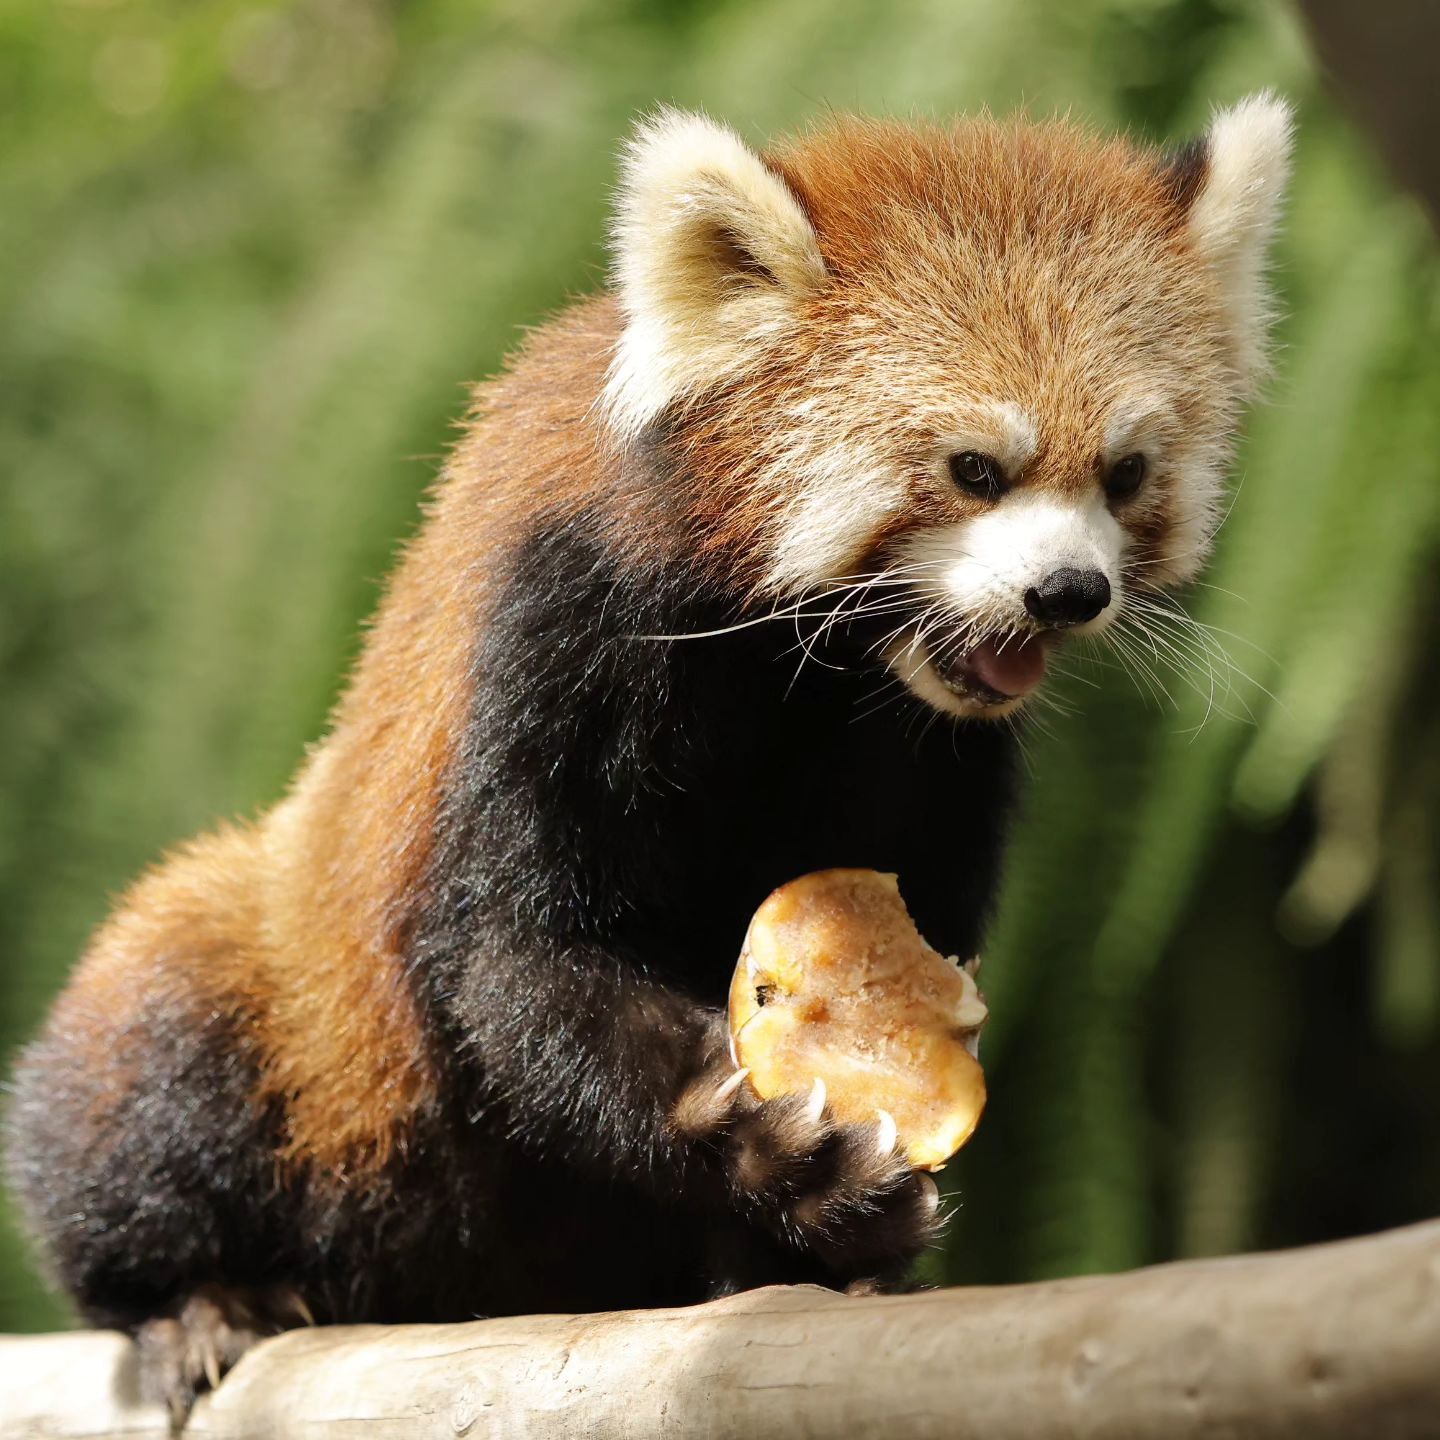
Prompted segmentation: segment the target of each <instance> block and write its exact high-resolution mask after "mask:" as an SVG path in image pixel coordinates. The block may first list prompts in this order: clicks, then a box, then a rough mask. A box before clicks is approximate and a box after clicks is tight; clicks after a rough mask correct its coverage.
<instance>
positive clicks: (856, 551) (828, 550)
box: [764, 444, 906, 595]
mask: <svg viewBox="0 0 1440 1440" xmlns="http://www.w3.org/2000/svg"><path fill="white" fill-rule="evenodd" d="M786 468H787V470H789V471H790V473H792V474H795V475H797V476H799V477H800V479H799V482H798V484H797V485H796V487H795V490H794V493H793V495H792V496H790V497H789V498H788V499H787V501H786V504H785V509H784V511H783V512H782V514H781V516H780V521H779V526H778V529H777V533H776V540H775V549H774V558H773V559H772V561H771V564H770V569H769V570H768V572H767V573H766V576H765V587H764V588H765V589H766V590H767V591H769V592H770V593H772V594H777V595H783V594H787V593H794V592H795V591H797V590H802V589H804V587H805V586H807V585H814V584H817V583H819V582H820V581H824V580H830V579H834V578H836V577H837V576H840V575H846V574H849V573H850V572H851V571H852V570H853V569H854V567H855V564H856V562H857V559H858V557H859V556H861V555H863V554H864V553H865V552H866V551H867V550H869V549H870V547H871V545H872V543H873V542H874V538H875V536H876V535H877V534H878V533H879V532H880V530H881V528H882V526H883V525H884V524H885V522H886V521H887V520H889V519H890V517H891V516H892V515H894V514H896V513H897V512H898V511H899V510H900V509H901V508H902V507H903V506H904V504H905V501H906V492H905V484H904V481H903V480H902V479H901V477H900V476H899V475H897V474H896V473H895V472H894V471H893V469H891V468H889V467H887V466H886V465H884V464H883V463H882V462H881V461H880V460H879V459H878V458H876V457H875V456H874V455H871V454H869V453H868V452H867V451H866V450H865V449H863V448H862V447H859V446H856V445H854V444H836V445H832V446H828V447H826V448H824V449H821V450H819V451H817V452H814V453H812V454H811V455H809V456H808V457H806V456H797V457H795V458H794V460H793V462H792V464H791V465H787V467H786Z"/></svg>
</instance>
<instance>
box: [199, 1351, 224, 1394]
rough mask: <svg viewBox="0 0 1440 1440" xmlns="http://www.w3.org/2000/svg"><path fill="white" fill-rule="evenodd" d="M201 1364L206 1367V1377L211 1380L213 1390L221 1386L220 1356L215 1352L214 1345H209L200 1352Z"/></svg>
mask: <svg viewBox="0 0 1440 1440" xmlns="http://www.w3.org/2000/svg"><path fill="white" fill-rule="evenodd" d="M200 1364H201V1366H202V1367H203V1368H204V1371H205V1378H206V1379H207V1380H208V1381H209V1382H210V1388H211V1389H212V1390H218V1389H219V1388H220V1357H219V1356H218V1355H217V1354H216V1353H215V1347H214V1346H213V1345H207V1346H205V1348H204V1349H203V1350H202V1351H201V1352H200Z"/></svg>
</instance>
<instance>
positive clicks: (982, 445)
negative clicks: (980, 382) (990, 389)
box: [941, 400, 1040, 479]
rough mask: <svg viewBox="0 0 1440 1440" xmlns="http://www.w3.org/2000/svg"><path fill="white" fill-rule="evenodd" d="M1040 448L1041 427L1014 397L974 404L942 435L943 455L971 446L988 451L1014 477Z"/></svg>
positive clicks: (960, 451) (962, 451) (946, 455)
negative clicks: (958, 422)
mask: <svg viewBox="0 0 1440 1440" xmlns="http://www.w3.org/2000/svg"><path fill="white" fill-rule="evenodd" d="M1039 448H1040V427H1039V426H1038V425H1037V424H1036V423H1035V419H1034V417H1033V416H1032V415H1031V414H1030V413H1029V412H1028V411H1026V410H1024V409H1022V408H1021V407H1020V406H1019V405H1017V404H1015V402H1014V401H1013V400H995V401H988V402H986V403H984V404H981V405H977V406H976V407H975V409H974V410H973V411H972V412H970V413H968V414H967V415H966V416H965V417H964V419H963V420H962V422H961V423H960V424H959V425H958V426H957V427H956V428H955V429H954V430H952V431H950V432H949V433H948V434H947V435H946V436H945V439H944V442H943V444H942V446H941V450H942V452H943V458H944V459H945V460H946V461H947V462H948V460H949V458H950V456H951V455H961V454H964V452H965V451H967V450H974V451H976V452H977V453H978V454H981V455H991V456H993V457H994V458H995V459H996V460H998V461H999V462H1000V468H1001V469H1002V470H1003V471H1004V472H1005V474H1006V475H1007V476H1009V477H1010V478H1011V479H1013V478H1014V477H1015V476H1017V475H1019V474H1020V472H1021V471H1022V470H1024V468H1025V467H1026V465H1028V464H1029V463H1030V461H1031V460H1033V459H1034V458H1035V452H1036V451H1037V450H1038V449H1039Z"/></svg>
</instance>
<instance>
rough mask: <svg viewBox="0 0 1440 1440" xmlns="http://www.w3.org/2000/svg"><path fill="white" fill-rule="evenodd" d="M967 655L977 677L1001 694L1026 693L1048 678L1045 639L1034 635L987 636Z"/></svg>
mask: <svg viewBox="0 0 1440 1440" xmlns="http://www.w3.org/2000/svg"><path fill="white" fill-rule="evenodd" d="M966 658H967V661H968V663H969V667H970V669H971V670H972V671H973V672H974V675H975V678H976V679H977V680H979V681H980V682H981V683H982V684H985V685H988V686H989V687H990V688H991V689H992V690H998V691H999V692H1000V694H1002V695H1027V694H1029V692H1030V691H1031V690H1033V689H1034V688H1035V687H1036V686H1037V685H1038V684H1039V683H1040V682H1041V681H1042V680H1043V679H1044V678H1045V643H1044V641H1042V640H1037V639H1035V638H1033V637H1032V636H1024V637H1022V638H1018V639H1017V638H1013V637H1012V638H1011V639H1010V640H1008V641H1006V642H1004V643H1002V644H998V645H997V644H996V642H995V641H993V640H984V641H982V642H981V643H980V644H979V645H977V646H976V647H975V648H974V649H973V650H972V651H971V652H970V654H969V655H968V656H967V657H966Z"/></svg>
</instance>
